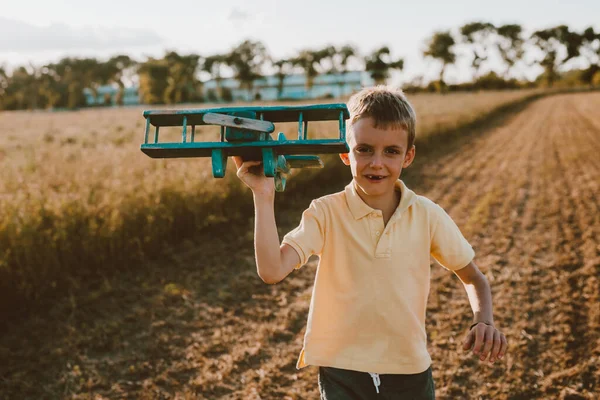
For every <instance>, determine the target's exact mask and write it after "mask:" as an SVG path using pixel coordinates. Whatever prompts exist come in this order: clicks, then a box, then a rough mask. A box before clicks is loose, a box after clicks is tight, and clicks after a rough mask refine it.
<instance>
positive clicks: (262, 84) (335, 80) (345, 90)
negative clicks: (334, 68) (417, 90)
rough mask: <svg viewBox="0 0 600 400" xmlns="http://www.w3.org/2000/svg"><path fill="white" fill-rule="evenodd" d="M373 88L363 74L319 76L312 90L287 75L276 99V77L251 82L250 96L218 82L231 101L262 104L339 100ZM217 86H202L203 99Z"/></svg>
mask: <svg viewBox="0 0 600 400" xmlns="http://www.w3.org/2000/svg"><path fill="white" fill-rule="evenodd" d="M372 85H374V81H373V79H372V78H371V77H370V76H369V74H368V73H367V72H365V71H348V72H346V73H343V74H342V73H338V74H322V75H318V76H316V77H315V78H314V80H313V86H312V88H310V89H307V88H306V76H305V75H304V74H292V75H286V76H285V78H284V80H283V88H282V89H283V90H282V91H281V95H279V78H278V77H277V76H276V75H269V76H264V77H262V78H260V79H257V80H255V81H254V88H253V93H249V92H248V90H247V89H245V88H241V87H240V82H239V81H238V80H236V79H234V78H224V79H221V82H220V86H221V88H222V89H225V88H226V89H228V90H230V91H231V95H232V99H233V100H234V101H240V100H241V101H246V100H251V99H254V98H255V97H260V99H261V100H281V99H287V100H289V99H294V100H302V99H319V98H327V97H331V98H339V97H344V96H349V95H350V94H352V93H354V92H356V91H358V90H360V89H362V88H363V87H365V86H372ZM216 89H217V82H216V81H215V80H214V79H213V80H210V81H206V82H204V84H203V88H202V90H203V95H204V98H209V97H211V96H210V94H211V92H212V93H213V97H214V93H215V92H216Z"/></svg>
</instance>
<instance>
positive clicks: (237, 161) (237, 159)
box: [233, 156, 244, 169]
mask: <svg viewBox="0 0 600 400" xmlns="http://www.w3.org/2000/svg"><path fill="white" fill-rule="evenodd" d="M233 162H234V163H235V166H236V168H237V169H240V167H241V166H242V163H243V162H244V161H242V157H240V156H233Z"/></svg>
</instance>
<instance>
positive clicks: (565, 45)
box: [531, 25, 583, 86]
mask: <svg viewBox="0 0 600 400" xmlns="http://www.w3.org/2000/svg"><path fill="white" fill-rule="evenodd" d="M531 38H532V39H533V42H534V44H535V45H536V46H538V48H539V49H540V50H541V51H542V52H543V53H544V58H543V59H541V60H538V62H539V63H540V65H541V66H542V67H543V68H544V77H545V79H546V82H547V84H548V86H552V85H553V84H554V81H555V80H556V78H557V77H558V70H559V68H560V67H561V66H563V65H564V64H565V63H566V62H567V61H569V60H570V59H572V58H574V57H577V56H579V51H580V47H581V45H582V43H583V37H582V36H581V35H579V34H577V33H576V32H571V31H570V30H569V27H567V26H566V25H559V26H556V27H554V28H549V29H544V30H539V31H536V32H534V33H533V34H532V35H531ZM561 50H564V53H565V56H564V57H560V56H559V54H560V53H561Z"/></svg>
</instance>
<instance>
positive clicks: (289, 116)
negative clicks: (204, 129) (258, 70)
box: [141, 103, 349, 192]
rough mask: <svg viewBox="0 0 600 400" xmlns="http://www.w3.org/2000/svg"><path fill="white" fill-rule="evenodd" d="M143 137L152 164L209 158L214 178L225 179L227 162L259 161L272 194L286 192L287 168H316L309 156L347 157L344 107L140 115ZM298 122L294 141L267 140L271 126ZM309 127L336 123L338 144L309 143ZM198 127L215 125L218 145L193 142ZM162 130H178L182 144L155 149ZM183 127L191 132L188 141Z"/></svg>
mask: <svg viewBox="0 0 600 400" xmlns="http://www.w3.org/2000/svg"><path fill="white" fill-rule="evenodd" d="M144 118H146V132H145V136H144V144H142V145H141V150H142V151H143V152H144V153H145V154H146V155H148V156H150V157H152V158H180V157H211V158H212V170H213V176H214V177H215V178H222V177H224V176H225V168H226V166H227V157H229V156H241V157H242V158H243V159H244V160H245V161H256V160H260V161H262V163H263V166H264V172H265V175H266V176H269V177H274V178H275V189H276V190H277V191H279V192H282V191H283V190H284V189H285V174H287V173H288V172H289V171H290V168H303V167H308V168H321V167H323V162H322V161H321V160H320V159H319V157H318V156H315V155H309V154H315V153H316V154H325V153H347V152H348V151H349V148H348V145H347V144H346V119H348V118H349V113H348V108H347V107H346V105H345V104H343V103H339V104H318V105H310V106H298V107H293V106H273V107H229V108H207V109H196V110H150V111H144ZM296 121H297V122H298V139H294V140H288V139H287V138H286V137H285V135H284V134H283V133H282V132H280V133H279V135H278V137H277V139H276V140H275V139H273V138H272V137H271V135H270V134H271V133H272V132H274V131H275V125H274V123H275V122H296ZM309 121H338V122H339V138H337V139H309V138H308V122H309ZM150 125H152V126H154V127H155V131H154V141H153V142H150V143H149V142H148V136H149V133H150ZM197 125H218V126H220V127H221V140H220V141H218V142H196V141H195V139H196V138H195V131H196V126H197ZM161 126H181V127H182V133H181V142H176V143H173V142H171V143H159V142H158V137H159V128H160V127H161ZM188 126H191V132H190V134H189V135H188Z"/></svg>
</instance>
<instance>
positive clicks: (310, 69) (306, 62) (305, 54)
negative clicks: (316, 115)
mask: <svg viewBox="0 0 600 400" xmlns="http://www.w3.org/2000/svg"><path fill="white" fill-rule="evenodd" d="M325 56H326V54H325V52H323V51H319V50H316V51H315V50H308V49H306V50H302V51H301V52H300V54H298V56H297V57H295V58H293V59H292V64H293V65H295V66H298V67H300V68H302V70H304V75H305V76H306V83H305V87H306V91H307V92H308V93H309V94H310V92H311V90H312V87H313V85H314V80H315V78H316V77H317V76H318V75H319V73H320V69H321V68H322V66H321V60H322V59H323V58H324V57H325Z"/></svg>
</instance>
